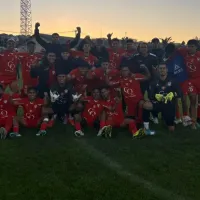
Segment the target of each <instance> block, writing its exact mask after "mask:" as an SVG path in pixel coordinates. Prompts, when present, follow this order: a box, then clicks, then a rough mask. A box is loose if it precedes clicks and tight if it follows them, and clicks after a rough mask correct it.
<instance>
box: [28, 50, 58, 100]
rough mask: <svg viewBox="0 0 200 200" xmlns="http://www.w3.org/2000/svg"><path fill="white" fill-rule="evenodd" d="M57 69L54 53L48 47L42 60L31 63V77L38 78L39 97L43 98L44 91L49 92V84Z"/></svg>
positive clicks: (53, 79) (52, 80)
mask: <svg viewBox="0 0 200 200" xmlns="http://www.w3.org/2000/svg"><path fill="white" fill-rule="evenodd" d="M57 70H58V67H57V66H56V54H55V52H54V51H53V50H50V49H49V52H47V54H46V56H45V57H44V59H43V60H42V61H40V62H39V63H36V64H35V65H32V68H31V70H30V75H31V77H32V78H38V79H39V83H38V86H37V89H38V95H39V97H40V98H44V93H45V92H47V93H48V92H49V87H50V85H51V84H52V83H53V82H54V81H55V80H56V72H57Z"/></svg>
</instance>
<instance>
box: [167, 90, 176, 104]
mask: <svg viewBox="0 0 200 200" xmlns="http://www.w3.org/2000/svg"><path fill="white" fill-rule="evenodd" d="M173 98H174V93H173V92H170V93H168V94H167V95H166V97H165V103H167V102H168V101H172V99H173Z"/></svg>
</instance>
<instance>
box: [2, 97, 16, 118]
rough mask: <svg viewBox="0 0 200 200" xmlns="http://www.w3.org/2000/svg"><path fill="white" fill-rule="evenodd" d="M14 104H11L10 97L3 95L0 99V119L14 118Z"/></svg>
mask: <svg viewBox="0 0 200 200" xmlns="http://www.w3.org/2000/svg"><path fill="white" fill-rule="evenodd" d="M12 108H13V107H12V104H11V103H10V95H9V94H3V95H2V97H1V98H0V118H1V119H4V118H7V117H13V116H14V115H13V109H12Z"/></svg>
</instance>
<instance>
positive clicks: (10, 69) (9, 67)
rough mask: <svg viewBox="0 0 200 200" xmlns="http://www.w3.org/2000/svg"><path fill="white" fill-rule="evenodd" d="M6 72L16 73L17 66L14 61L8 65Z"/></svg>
mask: <svg viewBox="0 0 200 200" xmlns="http://www.w3.org/2000/svg"><path fill="white" fill-rule="evenodd" d="M5 71H7V72H14V71H15V64H14V63H13V61H9V62H8V65H7V67H6V69H5Z"/></svg>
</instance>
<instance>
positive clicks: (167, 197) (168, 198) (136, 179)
mask: <svg viewBox="0 0 200 200" xmlns="http://www.w3.org/2000/svg"><path fill="white" fill-rule="evenodd" d="M76 142H78V143H79V144H80V145H81V146H82V147H83V148H84V149H85V150H86V151H87V153H88V154H89V155H91V156H92V157H93V158H94V159H96V160H98V161H100V163H101V164H103V165H105V166H106V167H108V168H110V169H112V170H113V171H115V172H116V173H117V174H118V175H120V176H122V177H123V178H127V179H129V180H130V181H131V182H133V183H136V184H139V185H142V186H143V187H144V188H145V189H147V190H149V191H150V192H152V193H153V194H155V195H156V196H157V197H160V198H162V199H163V200H191V199H190V198H185V197H183V196H180V195H178V194H175V193H174V192H172V191H169V190H167V189H164V188H162V187H160V186H158V185H156V184H154V183H152V182H150V181H147V180H145V179H143V178H141V177H140V176H138V175H136V174H134V173H131V172H129V171H127V170H125V169H124V168H123V167H122V166H121V165H120V164H119V163H117V162H115V161H113V160H112V159H111V158H109V157H108V156H106V155H104V154H103V153H102V152H100V151H99V150H97V149H95V148H94V147H93V146H91V145H90V144H88V143H87V142H86V141H84V140H80V139H78V140H76Z"/></svg>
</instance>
